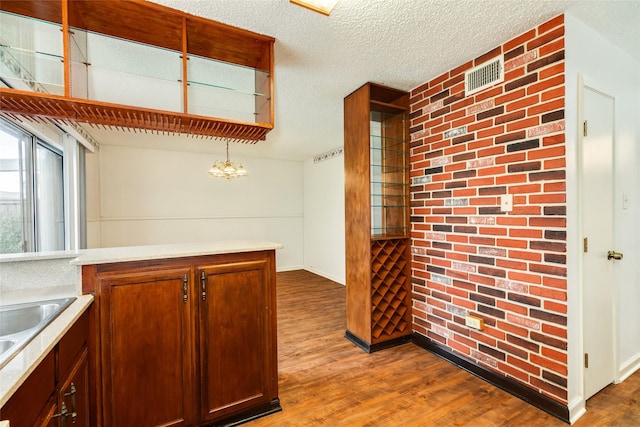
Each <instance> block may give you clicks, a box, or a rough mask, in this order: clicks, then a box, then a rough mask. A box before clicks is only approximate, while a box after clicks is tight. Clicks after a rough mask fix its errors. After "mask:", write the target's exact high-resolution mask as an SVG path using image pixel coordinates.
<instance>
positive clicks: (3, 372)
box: [0, 288, 93, 407]
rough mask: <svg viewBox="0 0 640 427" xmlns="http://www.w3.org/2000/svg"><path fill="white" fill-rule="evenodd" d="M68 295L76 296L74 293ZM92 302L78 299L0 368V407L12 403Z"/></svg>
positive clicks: (84, 298) (89, 299) (86, 299)
mask: <svg viewBox="0 0 640 427" xmlns="http://www.w3.org/2000/svg"><path fill="white" fill-rule="evenodd" d="M74 289H75V288H74ZM68 296H76V295H75V294H73V293H72V294H71V295H68ZM92 302H93V296H92V295H82V296H77V298H76V300H75V301H74V302H73V303H72V304H71V305H70V306H69V307H67V308H66V309H65V310H63V311H62V312H61V313H60V315H59V316H58V317H56V318H55V319H54V320H53V321H52V322H51V323H50V324H49V325H47V327H46V328H44V329H43V330H42V332H40V333H39V334H38V335H37V336H36V337H35V338H34V339H33V340H31V342H29V344H27V345H26V346H25V347H24V348H23V349H22V350H21V351H20V352H19V353H18V354H16V356H15V357H14V358H13V359H11V360H10V361H9V363H7V364H6V365H5V366H3V367H2V369H0V407H2V405H4V404H5V403H6V402H7V400H9V398H10V397H11V396H12V395H13V393H14V392H15V391H16V390H17V389H18V387H20V385H22V383H23V382H24V381H25V380H26V379H27V377H28V376H29V375H30V374H31V373H32V372H33V371H34V370H35V368H36V367H37V366H38V364H39V363H40V362H41V361H42V360H43V359H44V358H45V356H46V355H47V354H49V352H50V351H51V350H52V349H53V347H54V346H55V345H56V344H57V343H58V341H60V339H61V338H62V337H63V336H64V334H66V333H67V331H68V330H69V329H71V326H73V324H74V323H75V322H76V320H78V319H79V318H80V316H81V315H82V313H84V312H85V311H86V310H87V308H89V306H90V305H91V303H92Z"/></svg>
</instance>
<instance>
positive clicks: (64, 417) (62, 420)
mask: <svg viewBox="0 0 640 427" xmlns="http://www.w3.org/2000/svg"><path fill="white" fill-rule="evenodd" d="M68 416H69V414H67V405H65V404H64V402H62V405H60V413H59V414H53V415H52V416H51V418H57V417H60V427H66V426H67V417H68Z"/></svg>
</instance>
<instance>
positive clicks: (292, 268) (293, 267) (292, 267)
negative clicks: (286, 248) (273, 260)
mask: <svg viewBox="0 0 640 427" xmlns="http://www.w3.org/2000/svg"><path fill="white" fill-rule="evenodd" d="M296 270H304V267H303V266H301V265H287V266H284V267H276V273H280V272H282V271H296Z"/></svg>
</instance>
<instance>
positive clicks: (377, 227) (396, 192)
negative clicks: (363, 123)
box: [369, 111, 409, 238]
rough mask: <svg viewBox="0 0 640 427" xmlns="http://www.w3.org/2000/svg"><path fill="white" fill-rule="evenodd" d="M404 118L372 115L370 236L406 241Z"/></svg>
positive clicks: (372, 113) (378, 114)
mask: <svg viewBox="0 0 640 427" xmlns="http://www.w3.org/2000/svg"><path fill="white" fill-rule="evenodd" d="M404 119H405V115H404V114H397V112H396V111H392V112H379V111H372V112H371V116H370V123H369V125H370V128H369V130H370V135H369V164H370V177H369V180H370V194H369V198H370V206H371V236H372V237H378V238H384V237H390V236H393V237H404V236H406V234H407V232H408V228H407V222H408V220H407V212H408V208H409V207H408V188H409V187H408V185H407V180H408V161H407V151H406V150H407V142H406V139H405V136H406V135H405V122H404Z"/></svg>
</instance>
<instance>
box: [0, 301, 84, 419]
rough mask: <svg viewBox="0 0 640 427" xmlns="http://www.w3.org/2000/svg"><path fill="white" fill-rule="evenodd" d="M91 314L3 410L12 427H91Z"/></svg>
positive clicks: (75, 325)
mask: <svg viewBox="0 0 640 427" xmlns="http://www.w3.org/2000/svg"><path fill="white" fill-rule="evenodd" d="M88 334H89V314H88V313H84V314H83V315H82V316H81V317H80V319H78V320H77V321H76V323H75V324H74V325H73V326H72V327H71V329H70V330H69V331H68V332H67V333H66V334H65V336H64V337H63V338H62V339H61V340H60V342H59V343H58V344H57V345H56V346H55V348H54V349H53V350H52V351H51V352H49V354H47V356H46V357H45V358H44V360H43V361H42V362H40V364H39V365H38V366H37V367H36V369H35V370H34V371H33V373H32V374H31V375H29V377H28V378H27V379H26V380H25V382H24V383H23V384H22V385H21V386H20V388H18V390H16V392H15V393H14V394H13V396H11V398H10V399H9V401H7V403H6V404H5V405H4V406H3V407H2V409H1V410H0V414H1V416H0V419H2V420H9V421H10V424H11V427H33V426H47V427H67V426H69V427H70V426H74V427H76V426H77V427H89V426H90V423H89V419H90V417H89V415H90V414H89V359H88V348H87V339H88Z"/></svg>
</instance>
